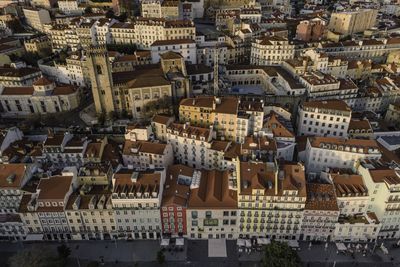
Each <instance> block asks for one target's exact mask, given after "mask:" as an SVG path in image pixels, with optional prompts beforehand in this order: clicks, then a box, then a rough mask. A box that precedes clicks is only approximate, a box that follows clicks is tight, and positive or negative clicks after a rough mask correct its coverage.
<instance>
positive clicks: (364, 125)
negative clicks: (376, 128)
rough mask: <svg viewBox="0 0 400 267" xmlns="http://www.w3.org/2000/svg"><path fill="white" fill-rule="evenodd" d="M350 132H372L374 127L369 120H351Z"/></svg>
mask: <svg viewBox="0 0 400 267" xmlns="http://www.w3.org/2000/svg"><path fill="white" fill-rule="evenodd" d="M349 130H366V131H367V130H371V131H372V127H371V124H370V123H369V120H368V119H363V120H355V119H352V120H350V124H349Z"/></svg>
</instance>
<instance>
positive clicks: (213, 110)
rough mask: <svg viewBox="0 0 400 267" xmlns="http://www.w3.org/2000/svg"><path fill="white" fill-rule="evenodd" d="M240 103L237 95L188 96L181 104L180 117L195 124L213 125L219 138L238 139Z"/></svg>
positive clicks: (181, 119)
mask: <svg viewBox="0 0 400 267" xmlns="http://www.w3.org/2000/svg"><path fill="white" fill-rule="evenodd" d="M238 105H239V100H238V98H236V97H221V98H220V97H209V96H203V97H196V98H186V99H183V100H182V101H181V102H180V104H179V119H180V121H183V122H185V121H188V122H190V123H191V124H193V125H200V126H211V125H213V127H214V130H215V131H216V133H217V137H218V138H226V139H227V140H236V130H237V118H238Z"/></svg>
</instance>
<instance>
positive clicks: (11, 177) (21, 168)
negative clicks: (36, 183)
mask: <svg viewBox="0 0 400 267" xmlns="http://www.w3.org/2000/svg"><path fill="white" fill-rule="evenodd" d="M25 172H26V165H25V164H22V163H16V164H13V163H10V164H0V188H21V187H22V186H23V184H22V182H23V178H24V175H25Z"/></svg>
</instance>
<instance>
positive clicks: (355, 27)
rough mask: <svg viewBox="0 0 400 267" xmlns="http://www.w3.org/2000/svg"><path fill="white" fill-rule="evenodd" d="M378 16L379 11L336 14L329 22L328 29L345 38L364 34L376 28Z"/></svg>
mask: <svg viewBox="0 0 400 267" xmlns="http://www.w3.org/2000/svg"><path fill="white" fill-rule="evenodd" d="M377 15H378V10H377V9H358V10H354V11H344V12H334V13H332V15H331V18H330V20H329V24H328V29H329V30H331V31H333V32H335V33H340V34H342V35H345V36H347V35H351V34H353V33H358V32H362V31H364V30H367V29H370V28H372V27H374V26H375V23H376V18H377Z"/></svg>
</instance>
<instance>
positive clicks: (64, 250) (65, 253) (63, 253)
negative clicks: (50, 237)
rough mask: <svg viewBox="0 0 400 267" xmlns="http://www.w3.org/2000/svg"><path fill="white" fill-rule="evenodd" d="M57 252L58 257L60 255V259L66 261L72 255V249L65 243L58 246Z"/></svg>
mask: <svg viewBox="0 0 400 267" xmlns="http://www.w3.org/2000/svg"><path fill="white" fill-rule="evenodd" d="M57 252H58V257H60V259H61V260H64V261H66V260H67V258H68V257H69V256H70V255H71V249H70V248H69V247H67V246H66V245H65V243H63V244H62V245H60V246H58V247H57Z"/></svg>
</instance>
